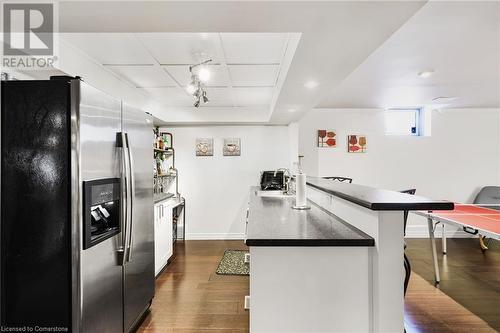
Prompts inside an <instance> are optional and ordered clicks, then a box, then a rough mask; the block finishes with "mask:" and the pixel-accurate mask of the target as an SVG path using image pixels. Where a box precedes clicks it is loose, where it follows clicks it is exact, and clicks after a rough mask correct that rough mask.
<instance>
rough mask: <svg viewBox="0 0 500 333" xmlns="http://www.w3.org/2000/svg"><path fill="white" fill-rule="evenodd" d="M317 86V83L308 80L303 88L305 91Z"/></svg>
mask: <svg viewBox="0 0 500 333" xmlns="http://www.w3.org/2000/svg"><path fill="white" fill-rule="evenodd" d="M318 85H319V83H318V82H316V81H313V80H309V81H307V82H306V83H304V87H306V88H307V89H314V88H316V87H317V86H318Z"/></svg>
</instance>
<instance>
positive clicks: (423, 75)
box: [418, 69, 434, 79]
mask: <svg viewBox="0 0 500 333" xmlns="http://www.w3.org/2000/svg"><path fill="white" fill-rule="evenodd" d="M432 74H434V71H433V70H430V69H428V70H425V71H421V72H419V73H418V76H420V77H421V78H422V79H427V78H428V77H430V76H431V75H432Z"/></svg>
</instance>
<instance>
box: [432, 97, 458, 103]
mask: <svg viewBox="0 0 500 333" xmlns="http://www.w3.org/2000/svg"><path fill="white" fill-rule="evenodd" d="M457 98H458V97H453V96H439V97H435V98H433V99H432V101H433V102H442V101H454V100H456V99H457Z"/></svg>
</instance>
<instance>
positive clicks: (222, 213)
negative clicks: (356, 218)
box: [162, 126, 290, 239]
mask: <svg viewBox="0 0 500 333" xmlns="http://www.w3.org/2000/svg"><path fill="white" fill-rule="evenodd" d="M162 130H165V131H169V132H171V133H173V135H174V148H175V151H176V162H175V163H176V167H177V168H178V169H179V190H180V192H181V194H182V196H184V197H185V198H186V211H187V214H186V238H187V239H242V238H243V237H244V231H245V216H244V214H245V211H246V206H247V201H248V194H249V186H251V185H258V184H259V182H260V171H261V170H274V169H277V168H279V167H288V166H289V165H290V147H289V141H290V139H289V136H290V133H289V128H288V127H287V126H192V127H173V128H170V127H165V128H162ZM233 137H234V138H241V156H239V157H236V156H222V142H223V138H233ZM196 138H214V156H212V157H197V156H195V140H196Z"/></svg>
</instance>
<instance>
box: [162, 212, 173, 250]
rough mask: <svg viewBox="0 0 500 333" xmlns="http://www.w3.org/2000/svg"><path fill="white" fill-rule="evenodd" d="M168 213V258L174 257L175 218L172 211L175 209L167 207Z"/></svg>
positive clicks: (166, 225) (166, 248)
mask: <svg viewBox="0 0 500 333" xmlns="http://www.w3.org/2000/svg"><path fill="white" fill-rule="evenodd" d="M165 211H166V214H165V219H164V221H165V222H164V223H165V241H166V244H165V250H166V255H167V260H168V259H170V257H172V255H173V254H174V247H173V245H174V240H173V230H172V229H173V227H174V226H173V218H172V213H173V209H172V207H168V208H166V209H165Z"/></svg>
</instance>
